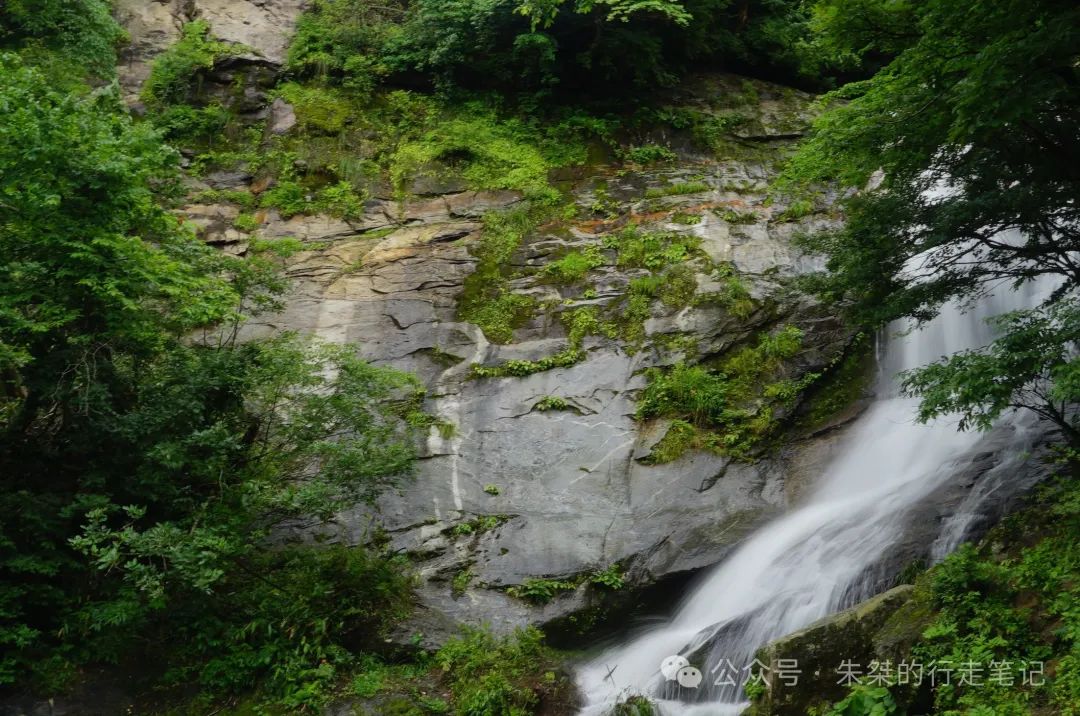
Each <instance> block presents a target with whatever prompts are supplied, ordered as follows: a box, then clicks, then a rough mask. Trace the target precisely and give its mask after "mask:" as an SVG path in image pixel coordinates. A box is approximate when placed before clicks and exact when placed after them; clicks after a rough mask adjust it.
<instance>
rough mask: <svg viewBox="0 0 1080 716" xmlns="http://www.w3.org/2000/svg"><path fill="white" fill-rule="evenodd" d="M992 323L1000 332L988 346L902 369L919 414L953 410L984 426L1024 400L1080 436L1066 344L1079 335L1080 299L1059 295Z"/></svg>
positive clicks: (1077, 369)
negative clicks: (1041, 305) (1043, 304)
mask: <svg viewBox="0 0 1080 716" xmlns="http://www.w3.org/2000/svg"><path fill="white" fill-rule="evenodd" d="M991 323H992V324H993V326H994V328H995V332H996V333H997V334H998V335H999V338H997V339H995V340H994V341H993V342H991V343H990V345H989V346H986V347H984V348H980V349H976V350H969V351H963V352H960V353H957V354H955V355H952V356H950V357H948V358H946V359H944V360H942V361H940V362H938V363H933V364H931V365H929V366H926V367H924V368H920V369H917V370H913V371H910V372H908V373H906V374H905V375H904V377H903V388H904V390H905V391H906V392H907V393H908V394H910V395H917V396H920V397H921V398H922V402H921V404H920V406H919V416H920V418H921V419H923V420H930V419H931V418H934V417H936V416H939V415H945V414H952V413H959V415H960V422H959V427H960V429H961V430H965V429H969V428H976V429H980V430H987V429H989V428H990V427H991V426H992V425H993V424H994V422H995V420H996V419H997V418H998V417H999V416H1000V415H1001V414H1002V413H1003V412H1005V411H1006V410H1008V409H1010V408H1014V407H1026V408H1028V409H1030V410H1033V411H1035V412H1036V413H1038V414H1039V415H1041V416H1043V417H1044V418H1046V419H1048V420H1051V421H1053V422H1054V423H1056V424H1057V425H1058V426H1059V427H1060V428H1061V429H1062V430H1063V431H1064V433H1065V434H1066V436H1067V437H1068V439H1069V440H1070V441H1071V442H1074V443H1078V442H1080V429H1078V427H1080V425H1078V422H1080V417H1078V416H1077V415H1076V413H1075V410H1074V407H1073V406H1074V405H1075V403H1076V400H1077V398H1078V397H1080V361H1078V360H1077V358H1076V356H1075V355H1074V351H1073V348H1072V347H1073V346H1074V345H1075V343H1076V341H1077V340H1078V339H1080V304H1078V303H1077V301H1076V299H1073V298H1069V299H1060V300H1059V301H1058V302H1056V303H1054V304H1053V305H1051V306H1049V307H1047V308H1039V309H1033V310H1028V311H1018V312H1014V313H1009V314H1005V315H1003V316H998V317H996V318H994V319H992V320H991Z"/></svg>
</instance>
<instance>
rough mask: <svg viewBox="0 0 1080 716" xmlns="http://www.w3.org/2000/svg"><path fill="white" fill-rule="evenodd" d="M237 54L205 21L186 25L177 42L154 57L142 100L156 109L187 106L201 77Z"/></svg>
mask: <svg viewBox="0 0 1080 716" xmlns="http://www.w3.org/2000/svg"><path fill="white" fill-rule="evenodd" d="M236 51H237V48H235V47H234V46H232V45H230V44H228V43H225V42H220V41H218V40H215V39H214V37H213V35H212V34H211V33H210V24H209V23H208V22H206V21H205V20H194V21H192V22H189V23H187V24H186V25H184V27H183V29H182V30H181V34H180V39H179V40H177V41H176V43H175V44H173V46H172V47H170V48H169V49H168V50H166V51H165V52H162V53H161V54H160V55H158V56H157V57H156V58H154V62H153V64H152V65H151V67H150V76H149V77H148V78H147V79H146V83H145V84H144V85H143V88H142V99H143V101H144V102H146V103H147V104H149V105H153V106H156V107H163V106H167V105H174V104H186V103H188V102H189V101H190V100H191V99H192V92H193V91H197V90H198V84H199V81H200V79H201V76H202V74H203V73H205V72H206V71H208V70H210V69H213V67H214V63H216V62H217V61H218V60H221V59H222V58H225V57H228V56H230V55H232V54H234V53H235V52H236Z"/></svg>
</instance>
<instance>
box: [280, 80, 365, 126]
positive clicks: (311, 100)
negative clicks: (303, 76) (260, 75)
mask: <svg viewBox="0 0 1080 716" xmlns="http://www.w3.org/2000/svg"><path fill="white" fill-rule="evenodd" d="M278 94H280V95H281V97H282V99H284V100H285V101H286V102H288V103H289V104H291V105H292V106H293V108H294V110H295V111H296V121H297V124H298V125H299V126H300V127H301V128H302V129H304V130H306V131H308V132H311V133H315V134H330V135H337V134H341V132H342V131H343V130H344V129H345V125H346V124H347V123H348V122H349V120H350V119H351V117H352V115H353V113H354V108H353V104H352V103H351V102H350V100H349V99H348V98H347V97H346V96H345V95H344V94H343V93H342V92H341V91H340V90H336V89H334V88H332V87H319V86H311V85H300V84H296V83H295V82H290V83H288V84H284V85H282V86H281V88H280V89H279V90H278Z"/></svg>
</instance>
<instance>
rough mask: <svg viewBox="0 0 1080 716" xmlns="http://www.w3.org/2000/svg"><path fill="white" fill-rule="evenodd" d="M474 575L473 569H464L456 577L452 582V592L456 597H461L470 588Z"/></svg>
mask: <svg viewBox="0 0 1080 716" xmlns="http://www.w3.org/2000/svg"><path fill="white" fill-rule="evenodd" d="M472 579H473V573H472V570H471V569H463V570H461V571H460V572H458V573H457V574H455V575H454V578H453V579H452V580H451V581H450V591H451V593H453V594H454V596H461V595H462V594H464V593H465V591H466V590H467V589H468V588H469V583H470V582H472Z"/></svg>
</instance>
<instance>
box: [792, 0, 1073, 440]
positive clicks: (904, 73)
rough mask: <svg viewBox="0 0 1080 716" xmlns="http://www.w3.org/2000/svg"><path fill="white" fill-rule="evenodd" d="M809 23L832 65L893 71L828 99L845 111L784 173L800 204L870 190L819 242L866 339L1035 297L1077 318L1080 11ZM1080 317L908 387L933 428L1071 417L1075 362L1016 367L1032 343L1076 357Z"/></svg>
mask: <svg viewBox="0 0 1080 716" xmlns="http://www.w3.org/2000/svg"><path fill="white" fill-rule="evenodd" d="M813 22H814V26H815V27H816V28H817V30H818V32H819V33H820V36H819V40H818V43H817V44H818V48H819V49H820V50H822V51H826V52H831V53H832V54H833V57H832V58H831V59H832V60H834V61H837V62H845V63H849V64H850V63H859V62H863V63H866V62H873V61H876V60H875V59H874V58H886V59H888V58H891V59H888V61H887V64H885V66H884V67H883V68H882V69H881V70H880V71H879V72H877V73H876V74H874V75H873V76H872V77H871V78H870V79H867V80H863V81H859V82H854V83H851V84H849V85H847V86H846V87H844V88H842V89H840V90H838V91H836V92H835V93H833V94H832V95H831V96H830V97H828V98H827V100H826V101H827V102H832V104H833V106H832V108H831V109H830V110H829V111H827V112H826V113H825V114H824V115H822V117H821V118H820V119H819V120H818V122H817V123H816V126H815V133H814V135H813V137H812V138H811V139H810V141H809V142H808V143H806V144H805V145H804V147H803V148H802V149H801V151H800V153H799V154H798V156H797V157H796V158H795V160H794V161H793V163H792V165H791V166H790V168H789V170H788V174H787V180H788V182H789V184H788V186H792V185H799V184H806V183H810V182H821V181H829V180H836V181H839V182H840V183H841V184H843V185H845V186H848V187H858V188H860V191H859V192H858V193H856V194H855V195H854V196H852V197H851V198H849V199H848V200H847V201H846V205H845V208H846V210H847V213H848V222H847V225H846V226H845V228H843V229H842V230H840V231H837V232H835V233H832V234H827V235H822V236H817V237H812V238H810V239H809V240H808V243H809V245H810V246H811V247H812V248H814V249H818V250H821V251H823V252H824V253H825V254H827V256H828V259H829V262H828V265H829V269H830V271H831V275H830V276H829V277H828V278H827V279H826V280H824V282H822V283H821V284H820V285H819V288H821V289H822V290H823V291H824V293H825V294H826V295H827V296H828V297H829V298H831V299H832V300H835V301H850V302H851V304H852V306H853V309H854V313H855V315H856V316H857V317H858V318H859V319H861V320H864V321H866V322H869V323H881V322H884V321H887V320H889V319H892V318H895V317H898V316H913V317H915V318H917V319H920V320H924V319H927V318H929V317H931V316H933V315H934V314H935V313H936V312H937V310H938V309H939V308H940V306H941V305H942V304H943V303H945V302H946V301H950V300H958V301H961V302H964V301H971V300H974V299H976V298H978V297H979V296H980V295H983V294H985V293H987V292H989V291H992V290H995V289H999V288H1000V287H1003V286H1017V285H1021V284H1024V283H1027V282H1031V281H1035V280H1036V279H1043V280H1046V281H1050V282H1057V285H1058V286H1059V288H1058V290H1057V291H1056V292H1055V293H1054V295H1053V296H1052V298H1051V301H1050V303H1054V302H1058V301H1064V300H1071V296H1072V295H1073V294H1074V293H1075V290H1076V286H1077V282H1078V281H1080V263H1077V256H1078V255H1080V254H1078V253H1077V250H1078V249H1080V229H1078V227H1080V205H1078V203H1077V197H1078V196H1080V174H1078V173H1077V167H1078V166H1080V164H1078V160H1080V64H1078V57H1080V55H1078V51H1077V48H1078V47H1080V8H1078V7H1077V6H1076V4H1075V3H1073V2H1069V1H1066V0H1035V1H1034V2H1019V0H982V1H980V2H971V3H955V2H950V1H948V0H930V1H929V2H923V3H906V2H895V1H894V0H859V1H858V2H853V3H847V2H843V3H841V2H836V1H834V0H825V1H823V2H819V3H817V4H816V5H815V14H814V21H813ZM1072 314H1073V311H1072V309H1071V308H1068V307H1066V308H1063V309H1061V310H1056V309H1051V308H1049V307H1043V308H1041V309H1036V310H1035V311H1034V312H1032V313H1029V314H1027V315H1026V316H1025V315H1019V316H1013V317H1010V318H1008V319H1005V320H1004V321H1002V322H1000V324H999V325H1000V327H1001V328H1002V329H1004V330H1006V331H1007V332H1009V333H1011V334H1013V335H1011V337H1007V338H1006V339H1004V340H1003V341H1002V342H999V343H997V344H995V346H994V347H992V348H991V349H990V350H988V351H984V352H981V354H980V355H981V356H982V357H980V358H978V359H976V358H975V357H974V355H965V356H963V357H959V358H958V359H956V360H954V361H951V362H949V363H948V364H947V366H939V367H936V368H933V369H931V370H929V372H925V373H919V374H915V375H913V376H911V377H910V379H909V380H908V382H907V385H908V387H909V389H911V390H913V391H915V392H918V393H921V394H924V395H925V396H926V397H927V400H926V402H924V411H923V416H924V417H927V418H928V417H931V416H933V415H937V414H940V413H942V412H944V411H948V410H954V409H955V410H960V411H961V412H962V413H963V414H964V415H965V416H966V420H965V424H966V425H972V426H985V425H987V424H988V422H989V421H990V420H992V419H993V418H994V417H996V415H997V414H998V413H1000V412H1001V410H1002V409H1004V408H1005V407H1008V406H1011V405H1016V404H1022V405H1026V406H1029V407H1035V408H1037V409H1039V410H1040V411H1042V412H1044V414H1047V413H1049V412H1050V411H1052V410H1056V411H1058V412H1060V410H1059V409H1060V404H1061V402H1062V401H1065V402H1070V401H1072V400H1074V399H1075V398H1076V397H1077V396H1076V394H1074V393H1072V392H1071V390H1072V388H1071V385H1069V382H1068V381H1065V380H1063V379H1064V377H1065V376H1066V375H1067V374H1068V373H1070V372H1071V368H1070V369H1068V370H1066V369H1065V368H1064V367H1063V366H1062V365H1058V363H1064V364H1068V363H1069V361H1071V358H1069V357H1067V356H1066V355H1065V354H1064V353H1063V352H1062V351H1063V349H1064V346H1065V345H1066V344H1063V343H1062V344H1056V347H1054V348H1053V350H1050V353H1049V354H1048V357H1047V359H1046V361H1036V363H1041V367H1042V368H1043V369H1045V370H1036V367H1037V366H1036V365H1035V364H1033V363H1031V362H1030V361H1028V360H1027V359H1025V358H1024V357H1022V356H1011V357H1010V356H1009V355H1008V354H1009V353H1010V352H1012V351H1014V350H1018V349H1020V348H1021V347H1022V343H1023V340H1024V338H1025V337H1027V338H1031V337H1032V336H1037V337H1038V338H1039V341H1038V344H1039V345H1041V346H1044V347H1046V348H1047V349H1048V350H1049V349H1050V348H1051V346H1052V345H1053V344H1054V341H1057V340H1061V341H1067V340H1069V336H1070V335H1071V330H1072V329H1071V327H1070V326H1071V323H1072ZM1044 331H1048V333H1047V332H1044ZM1051 336H1054V337H1051ZM1028 358H1030V356H1028ZM1020 364H1023V367H1021V366H1020ZM987 371H990V372H989V373H988V372H987ZM996 371H1002V372H1003V373H1002V375H1000V376H996V377H995V376H993V375H991V374H992V373H994V372H996ZM1021 376H1027V378H1028V379H1021ZM1047 380H1048V381H1050V385H1049V386H1047V385H1043V381H1047ZM1006 386H1008V388H1006ZM1006 392H1007V393H1009V395H1008V396H1005V395H1003V393H1006ZM1050 397H1052V399H1053V400H1054V401H1056V402H1057V403H1058V405H1057V407H1056V408H1054V407H1052V406H1050V405H1049V404H1048V403H1047V402H1046V401H1045V400H1044V398H1050ZM1070 422H1071V419H1069V418H1065V419H1064V423H1066V424H1067V423H1070Z"/></svg>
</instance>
